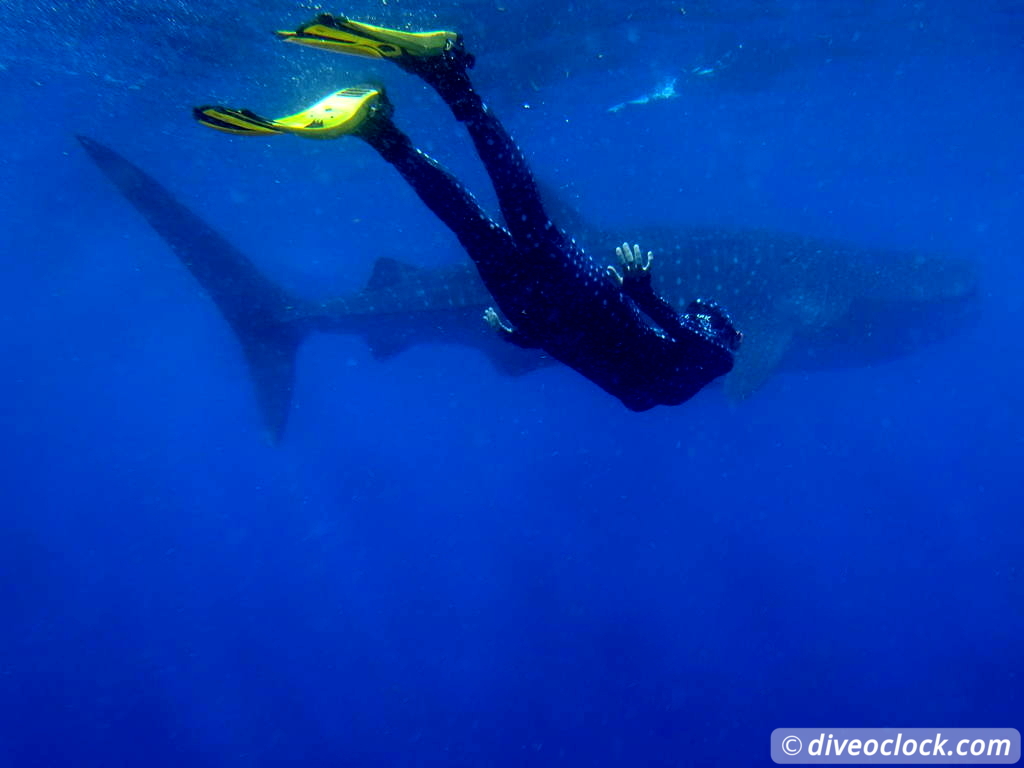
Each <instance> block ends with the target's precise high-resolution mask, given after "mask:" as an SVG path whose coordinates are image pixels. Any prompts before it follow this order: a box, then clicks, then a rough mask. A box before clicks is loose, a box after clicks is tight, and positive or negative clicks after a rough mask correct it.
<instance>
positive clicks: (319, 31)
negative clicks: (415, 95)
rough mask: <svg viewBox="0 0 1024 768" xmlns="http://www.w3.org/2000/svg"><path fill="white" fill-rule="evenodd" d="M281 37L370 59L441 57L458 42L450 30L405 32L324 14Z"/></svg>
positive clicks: (281, 32) (278, 34) (284, 31)
mask: <svg viewBox="0 0 1024 768" xmlns="http://www.w3.org/2000/svg"><path fill="white" fill-rule="evenodd" d="M277 36H278V37H279V38H281V39H282V40H284V41H285V42H288V43H298V44H299V45H308V46H311V47H313V48H323V49H325V50H328V51H333V52H335V53H347V54H349V55H352V56H362V57H364V58H368V59H398V58H402V57H413V58H429V57H431V56H440V55H441V54H442V53H444V52H445V51H446V50H448V49H449V48H450V47H452V46H453V45H455V44H456V43H457V41H458V38H459V36H458V34H456V33H455V32H449V31H447V30H436V31H433V32H402V31H400V30H397V29H388V28H386V27H377V26H374V25H373V24H363V23H362V22H358V21H351V20H350V19H346V18H345V17H344V16H334V15H332V14H329V13H322V14H320V15H319V16H317V17H316V18H315V19H313V21H311V22H309V23H308V24H303V25H302V26H301V27H299V28H298V29H296V30H295V31H294V32H290V31H287V30H282V31H279V32H277Z"/></svg>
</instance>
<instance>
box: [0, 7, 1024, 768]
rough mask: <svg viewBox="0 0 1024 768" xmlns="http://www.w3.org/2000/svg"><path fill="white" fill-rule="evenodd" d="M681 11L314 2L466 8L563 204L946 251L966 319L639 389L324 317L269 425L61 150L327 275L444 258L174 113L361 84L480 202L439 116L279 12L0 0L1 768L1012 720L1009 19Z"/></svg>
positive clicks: (294, 165)
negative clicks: (522, 371)
mask: <svg viewBox="0 0 1024 768" xmlns="http://www.w3.org/2000/svg"><path fill="white" fill-rule="evenodd" d="M560 5H562V6H564V7H559V6H560ZM667 6H668V4H663V3H653V2H652V3H650V4H648V5H644V4H640V5H636V4H628V3H618V4H617V3H611V2H606V3H595V4H592V5H588V6H587V7H586V8H583V7H582V6H579V5H576V4H571V3H567V2H566V3H562V4H559V3H555V4H538V5H537V6H536V7H531V6H530V5H529V4H528V3H525V2H524V3H510V4H509V8H507V9H506V10H504V11H501V10H497V7H496V6H494V5H491V4H483V3H479V4H478V3H473V2H466V3H464V4H459V3H456V2H451V3H441V4H434V5H429V6H428V5H425V4H422V3H413V2H411V1H410V0H402V2H400V3H395V2H392V3H388V4H384V5H378V4H372V3H369V2H362V3H357V4H355V5H353V6H350V7H347V8H344V9H337V10H345V11H346V12H347V13H348V14H350V15H352V16H354V17H361V18H367V19H374V20H379V21H382V22H396V21H408V22H410V23H414V24H419V25H428V26H432V25H434V24H444V25H451V26H454V27H457V28H460V29H466V30H468V33H470V34H475V35H476V36H477V39H478V40H479V41H480V44H479V47H478V50H479V52H480V62H479V65H478V68H477V77H478V80H479V83H480V90H481V91H482V92H484V93H485V95H486V96H487V98H488V100H489V102H490V103H491V104H492V106H493V107H494V108H495V109H496V110H497V111H498V112H499V114H500V115H501V116H502V118H503V119H504V120H505V122H506V124H507V125H508V127H509V128H510V130H511V131H512V132H513V133H514V135H515V136H516V137H517V139H518V140H519V141H520V143H521V144H522V146H523V148H524V149H525V151H526V152H527V154H528V156H529V158H530V161H531V163H532V164H533V165H534V166H535V167H536V168H537V170H538V172H539V173H541V174H542V175H545V176H546V177H547V178H550V179H553V180H555V181H557V182H558V183H560V184H563V185H567V189H571V190H572V195H573V196H574V200H575V201H576V202H577V203H578V205H579V206H580V207H581V209H582V210H583V211H584V212H585V213H586V215H587V216H588V217H590V218H591V219H593V220H597V221H602V222H607V223H610V224H614V225H615V226H630V225H636V226H638V227H639V226H641V225H642V224H645V223H648V222H652V221H658V222H665V221H668V222H672V223H675V224H678V225H680V226H682V225H684V224H690V223H716V224H720V225H724V226H757V227H770V228H773V229H779V230H786V231H795V232H801V233H804V234H807V235H815V236H825V237H833V238H838V239H843V240H848V241H853V242H858V243H863V244H866V245H874V246H879V247H888V248H912V249H920V250H922V251H926V252H938V253H947V254H950V255H954V256H959V257H964V258H968V259H970V260H972V261H974V262H975V263H976V264H977V265H978V266H979V268H980V270H981V272H982V275H983V284H982V290H981V293H982V302H981V307H980V310H979V313H980V317H979V319H978V322H977V324H976V325H973V326H971V327H970V328H967V329H965V330H964V332H963V333H961V334H959V335H957V336H956V337H954V338H950V339H947V340H946V341H944V342H942V343H940V344H937V345H933V346H930V347H926V348H922V349H920V350H919V351H917V352H916V353H915V354H913V355H910V356H905V357H903V358H901V359H898V360H894V361H891V362H886V363H878V364H876V365H873V366H870V367H857V368H851V369H847V370H831V371H824V372H817V373H783V374H779V375H777V376H775V377H773V378H772V379H771V380H770V381H769V382H768V384H767V385H766V386H765V387H764V388H763V389H762V390H761V391H759V392H758V393H757V394H756V395H755V396H754V397H753V398H751V399H750V400H748V401H746V402H742V403H739V404H737V403H733V402H730V401H728V400H727V399H726V398H725V396H724V395H723V394H722V392H721V391H720V390H719V389H717V388H709V389H708V390H706V391H704V392H702V393H701V394H700V395H699V396H698V397H697V398H695V399H694V400H693V401H691V402H689V403H687V404H685V405H683V406H680V407H676V408H671V409H668V408H660V409H655V410H654V411H650V412H647V413H644V414H633V413H629V412H627V411H626V410H625V409H624V408H623V407H622V406H621V405H619V404H618V403H617V402H615V401H613V400H612V399H611V398H609V397H608V396H607V395H605V394H604V393H602V392H601V391H600V390H598V389H597V388H596V387H594V386H593V385H592V384H590V383H589V382H587V381H586V380H584V379H582V378H581V377H579V376H578V375H576V374H574V373H572V372H570V371H567V370H564V369H555V368H553V369H548V370H543V371H539V372H536V373H533V374H530V375H529V376H527V377H524V378H522V379H518V380H513V379H507V378H504V377H502V376H500V375H499V374H498V373H496V372H495V371H494V370H493V368H492V367H491V366H490V365H489V363H488V362H487V361H486V360H485V359H484V358H483V356H482V355H481V354H480V353H478V352H476V351H474V350H470V349H466V348H460V347H455V346H442V345H435V346H426V347H418V348H415V349H413V350H410V351H408V352H406V353H404V354H402V355H400V356H398V357H397V358H395V359H392V360H387V361H377V360H375V359H374V358H373V357H372V355H371V354H370V352H369V350H368V349H367V346H366V344H365V343H364V342H363V341H362V340H361V339H359V338H356V337H346V336H318V337H314V338H313V339H312V340H311V341H310V342H309V343H307V344H306V345H305V346H304V347H303V349H302V351H301V354H300V361H299V377H298V382H297V392H296V397H295V404H294V408H293V412H292V416H291V423H290V426H289V431H288V434H287V437H286V439H285V440H284V442H283V443H282V444H281V445H280V446H277V447H274V446H270V445H268V444H267V442H266V440H265V439H264V436H263V432H262V425H261V422H260V417H259V413H258V411H257V409H256V407H255V403H254V399H253V396H252V390H251V388H250V386H249V382H248V380H247V373H246V370H245V368H244V363H243V360H242V357H241V354H240V351H239V349H238V347H237V345H236V344H235V342H234V340H233V339H232V337H231V334H230V331H229V330H228V328H227V326H226V325H225V324H224V322H223V321H222V320H221V318H220V316H219V315H217V313H216V311H215V309H214V308H213V306H212V304H211V303H210V301H209V300H208V299H207V298H206V297H205V296H204V295H203V293H202V291H201V290H200V288H199V287H198V286H197V285H196V284H195V283H194V281H193V280H192V278H191V277H190V276H189V275H188V274H187V272H186V271H185V270H184V269H182V268H181V266H180V265H179V264H178V263H177V262H176V261H175V260H174V258H173V256H172V255H171V253H170V252H169V251H168V250H167V248H166V246H164V244H163V243H162V242H161V241H160V240H159V239H158V238H157V237H156V235H154V234H153V233H152V232H151V231H150V230H149V229H148V228H147V225H146V224H145V223H144V222H143V221H142V219H141V218H140V217H139V216H138V215H137V214H136V213H135V212H134V211H133V210H131V209H130V208H129V207H128V206H127V205H126V204H125V203H124V202H123V200H121V199H120V198H119V196H118V194H117V192H116V190H115V189H114V188H113V187H112V186H111V185H110V184H108V183H107V182H106V181H105V180H104V179H103V178H102V177H101V176H100V175H99V174H98V173H97V171H96V169H95V168H94V167H93V166H92V165H91V164H90V162H89V160H88V158H87V157H86V155H85V154H84V153H83V152H82V151H81V148H80V147H79V146H78V145H77V143H76V142H75V141H74V139H73V134H74V133H85V134H88V135H92V136H96V137H98V138H101V139H102V140H103V141H105V142H106V143H108V144H110V145H111V146H113V147H115V148H117V149H118V150H119V151H121V152H123V153H124V154H125V155H127V156H128V157H130V158H131V159H132V160H134V161H135V162H138V163H139V164H140V165H142V166H144V167H145V168H146V169H147V170H149V171H150V172H152V173H153V174H154V175H155V176H157V177H158V178H160V179H161V180H162V181H163V182H164V183H166V184H167V185H168V187H170V188H171V189H173V190H174V191H175V193H176V194H178V195H179V196H181V197H182V199H183V200H186V201H187V202H188V204H189V205H191V206H192V207H194V208H195V209H196V210H197V211H198V212H200V213H201V214H202V215H203V216H204V217H206V218H207V219H208V220H210V221H211V222H213V223H215V225H216V226H217V227H218V228H219V229H220V230H221V231H222V232H224V234H225V235H227V236H228V237H229V238H230V239H231V240H232V241H233V242H234V243H236V244H237V245H238V246H239V247H240V248H241V249H242V250H243V251H245V252H246V253H248V254H250V255H251V256H252V258H253V259H254V260H255V261H256V262H257V263H258V264H259V265H260V267H261V268H263V269H264V270H266V272H267V273H268V274H270V275H272V276H273V277H274V278H275V279H276V280H279V281H281V282H282V283H283V284H285V285H287V286H288V287H289V288H290V289H292V290H295V291H297V292H301V293H303V294H305V295H320V296H331V295H336V294H341V293H344V292H348V291H354V290H357V289H358V288H360V287H361V285H362V284H363V282H364V281H365V279H366V277H367V275H368V274H369V270H370V266H371V264H372V262H373V260H374V259H375V258H377V257H379V256H392V257H400V258H403V259H406V260H409V261H414V262H416V263H420V264H425V265H437V264H445V263H452V262H456V261H458V260H460V259H463V258H464V255H463V254H462V253H461V252H460V251H459V249H458V246H457V243H456V241H455V239H454V238H453V237H452V236H451V235H450V234H449V233H448V232H447V231H445V230H444V229H443V228H442V227H441V225H440V224H438V223H437V222H436V221H434V220H433V219H432V217H431V216H430V214H429V213H428V212H427V211H426V210H425V209H424V208H423V207H422V205H421V204H420V203H419V201H418V200H417V199H416V198H415V197H414V196H413V195H412V193H411V192H410V191H409V190H408V189H406V188H405V187H404V186H403V184H402V183H401V180H400V179H399V178H398V176H397V175H396V174H394V173H393V172H391V171H390V169H388V168H387V167H386V166H384V165H383V163H381V162H380V160H379V158H377V157H375V156H373V155H372V153H371V152H370V151H369V150H367V149H366V148H365V147H363V146H361V145H359V144H358V142H345V141H343V142H338V143H334V144H326V145H325V144H314V143H312V142H309V143H302V142H299V141H298V140H293V139H288V138H281V139H276V140H266V141H264V140H251V141H252V142H255V143H250V142H248V141H244V140H241V139H229V138H226V137H224V136H221V135H216V134H214V133H213V132H210V131H203V130H202V129H200V128H199V127H197V126H195V124H194V123H193V122H192V121H191V118H190V116H189V112H188V108H189V107H190V106H191V105H193V104H198V103H209V102H218V101H220V102H226V103H230V104H237V105H239V106H250V107H252V108H258V109H259V110H260V111H262V112H265V113H269V114H274V113H279V112H281V111H283V110H287V109H290V108H293V107H298V106H299V105H301V104H304V103H307V102H310V101H311V100H313V99H314V98H316V97H317V96H319V95H322V93H323V92H326V91H328V90H330V89H331V88H335V87H340V86H341V85H346V84H350V83H352V82H359V81H361V80H363V79H365V78H376V79H382V80H384V81H386V82H387V83H388V85H389V88H390V92H391V94H392V98H393V100H394V101H395V103H396V104H397V105H398V109H399V112H398V116H399V119H400V120H403V121H404V123H403V124H404V125H405V126H406V127H407V128H408V129H409V131H410V132H411V133H413V135H414V136H415V138H416V139H417V141H418V142H420V143H421V144H422V145H423V146H424V147H425V148H426V149H428V150H429V151H431V152H432V153H434V154H435V155H437V156H438V157H439V158H440V159H441V160H442V161H444V162H445V163H446V164H448V165H449V166H450V167H451V168H452V169H453V170H455V171H457V172H458V173H459V174H460V175H462V176H464V177H465V178H466V180H467V181H468V182H469V183H471V184H472V185H473V186H474V187H475V188H476V189H478V190H479V191H480V197H481V199H482V200H484V201H485V202H487V203H488V204H490V202H492V201H493V195H492V194H491V192H490V190H489V189H488V188H487V186H486V180H485V178H484V177H483V174H482V172H481V170H480V168H479V166H478V164H477V163H476V162H475V159H474V158H473V156H472V153H471V147H470V145H469V143H468V141H467V140H466V138H465V136H464V134H463V132H462V131H461V129H460V127H459V126H458V125H457V124H455V123H454V122H453V121H451V120H450V119H449V117H448V116H447V114H446V113H445V112H444V111H443V109H442V105H441V104H440V103H439V102H438V100H437V99H436V97H434V96H433V95H431V94H428V93H426V92H425V91H424V90H423V88H422V87H421V86H419V85H418V84H417V83H415V82H414V81H412V80H411V79H410V78H408V77H405V76H403V75H401V73H399V72H397V71H395V70H392V69H387V68H384V67H377V66H375V65H373V64H368V63H363V62H359V61H347V60H341V58H340V57H330V56H328V55H327V54H325V53H321V52H316V51H309V50H299V49H296V48H292V47H288V46H281V45H277V44H275V43H274V40H273V38H272V36H270V35H268V34H266V31H267V30H271V29H274V28H277V27H288V26H293V25H295V24H297V23H301V22H302V21H304V20H306V19H307V17H308V16H310V15H311V12H310V10H309V8H298V7H296V6H294V5H292V4H289V3H283V2H273V3H261V4H260V6H259V7H258V8H250V7H248V6H245V5H242V4H224V5H219V6H213V5H211V6H205V5H203V4H200V3H198V2H196V0H183V1H182V2H178V3H169V2H160V1H154V0H146V1H142V0H140V2H137V3H134V4H129V3H124V4H122V3H117V2H114V3H93V4H89V3H85V4H82V3H75V4H73V5H72V4H58V6H57V7H54V6H51V5H42V4H36V3H35V2H34V0H14V1H13V2H7V3H5V5H4V8H3V10H2V11H0V18H3V19H4V22H5V23H4V26H5V29H7V36H6V37H5V38H3V39H0V93H2V94H3V97H4V99H3V104H4V108H3V116H2V117H0V140H2V147H3V152H2V153H0V259H2V260H3V279H2V280H0V323H2V328H0V339H2V351H3V357H2V359H3V375H2V377H0V402H3V403H4V407H3V409H2V411H0V414H2V419H3V434H4V437H5V441H4V442H5V445H4V450H3V457H4V461H3V464H2V468H0V494H2V495H0V526H2V527H0V765H3V766H29V765H40V766H57V765H75V766H79V767H84V766H118V765H152V766H162V765H167V766H182V765H194V766H206V765H209V766H277V765H289V764H295V765H298V764H301V765H304V766H337V765H346V766H348V765H351V766H363V765H380V766H406V765H408V766H412V765H415V766H434V765H438V766H439V765H445V766H463V765H464V766H521V765H536V766H549V765H550V766H555V765H558V766H627V765H628V766H633V765H651V766H669V765H673V766H675V765H721V766H733V765H735V766H752V765H766V764H768V765H770V764H771V761H770V757H769V734H770V733H771V731H772V729H774V728H777V727H784V726H801V727H802V726H807V727H818V726H821V727H825V728H828V727H840V726H874V725H885V726H898V727H909V726H922V727H931V726H936V727H953V726H1000V727H1018V728H1019V727H1021V724H1022V723H1024V696H1022V694H1021V690H1022V673H1024V645H1022V640H1021V638H1022V633H1024V585H1022V573H1021V560H1022V555H1021V552H1022V543H1024V520H1022V514H1021V513H1022V510H1024V487H1022V481H1021V479H1020V477H1021V475H1020V459H1021V457H1022V455H1024V395H1022V389H1021V381H1022V378H1024V376H1022V374H1024V366H1022V362H1021V361H1022V352H1024V344H1022V342H1021V330H1022V326H1024V323H1022V311H1024V306H1022V299H1021V296H1022V295H1024V268H1022V265H1021V262H1020V244H1021V242H1022V240H1024V227H1022V224H1021V222H1022V220H1024V219H1022V217H1021V211H1022V210H1024V205H1022V203H1024V199H1022V193H1021V188H1022V182H1024V151H1022V148H1021V141H1020V138H1021V135H1022V129H1024V119H1022V116H1024V96H1022V94H1024V87H1022V86H1024V57H1022V54H1024V46H1022V42H1021V41H1022V39H1024V38H1022V36H1021V34H1020V33H1021V31H1022V30H1024V14H1022V12H1021V11H1020V9H1019V7H1018V6H1017V5H1016V4H1015V3H1011V2H1006V0H987V1H986V2H979V3H972V4H970V5H969V6H968V5H964V4H956V3H906V4H904V3H899V2H893V1H892V0H888V1H887V2H879V3H857V4H854V3H844V4H842V5H841V6H840V4H838V3H837V4H827V5H826V4H804V3H797V2H767V3H766V2H753V0H747V2H746V3H724V4H699V5H697V6H693V7H687V8H682V10H686V11H687V12H686V13H682V12H681V11H680V8H681V6H676V5H672V7H670V8H669V7H667ZM332 10H333V9H332ZM517 35H518V36H521V37H522V39H521V40H517ZM470 44H471V46H472V44H473V39H472V38H471V39H470ZM282 48H287V50H282ZM720 62H722V63H721V66H720V68H716V66H717V65H718V64H719V63H720ZM700 67H704V68H711V69H713V70H715V71H714V72H713V73H711V74H696V73H695V72H694V70H695V69H697V68H700ZM671 77H675V78H677V86H676V87H677V90H678V93H679V95H678V96H677V97H676V98H674V99H668V100H663V101H655V102H652V103H649V104H646V105H642V106H630V107H628V108H624V109H623V110H621V111H618V112H609V111H608V109H609V107H611V106H613V105H615V104H617V103H620V102H623V101H626V100H629V99H633V98H636V97H638V96H641V95H643V94H645V93H650V92H652V91H654V90H656V89H657V88H658V87H659V86H660V85H661V84H663V82H664V81H665V80H666V79H668V78H671ZM609 255H610V254H609Z"/></svg>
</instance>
